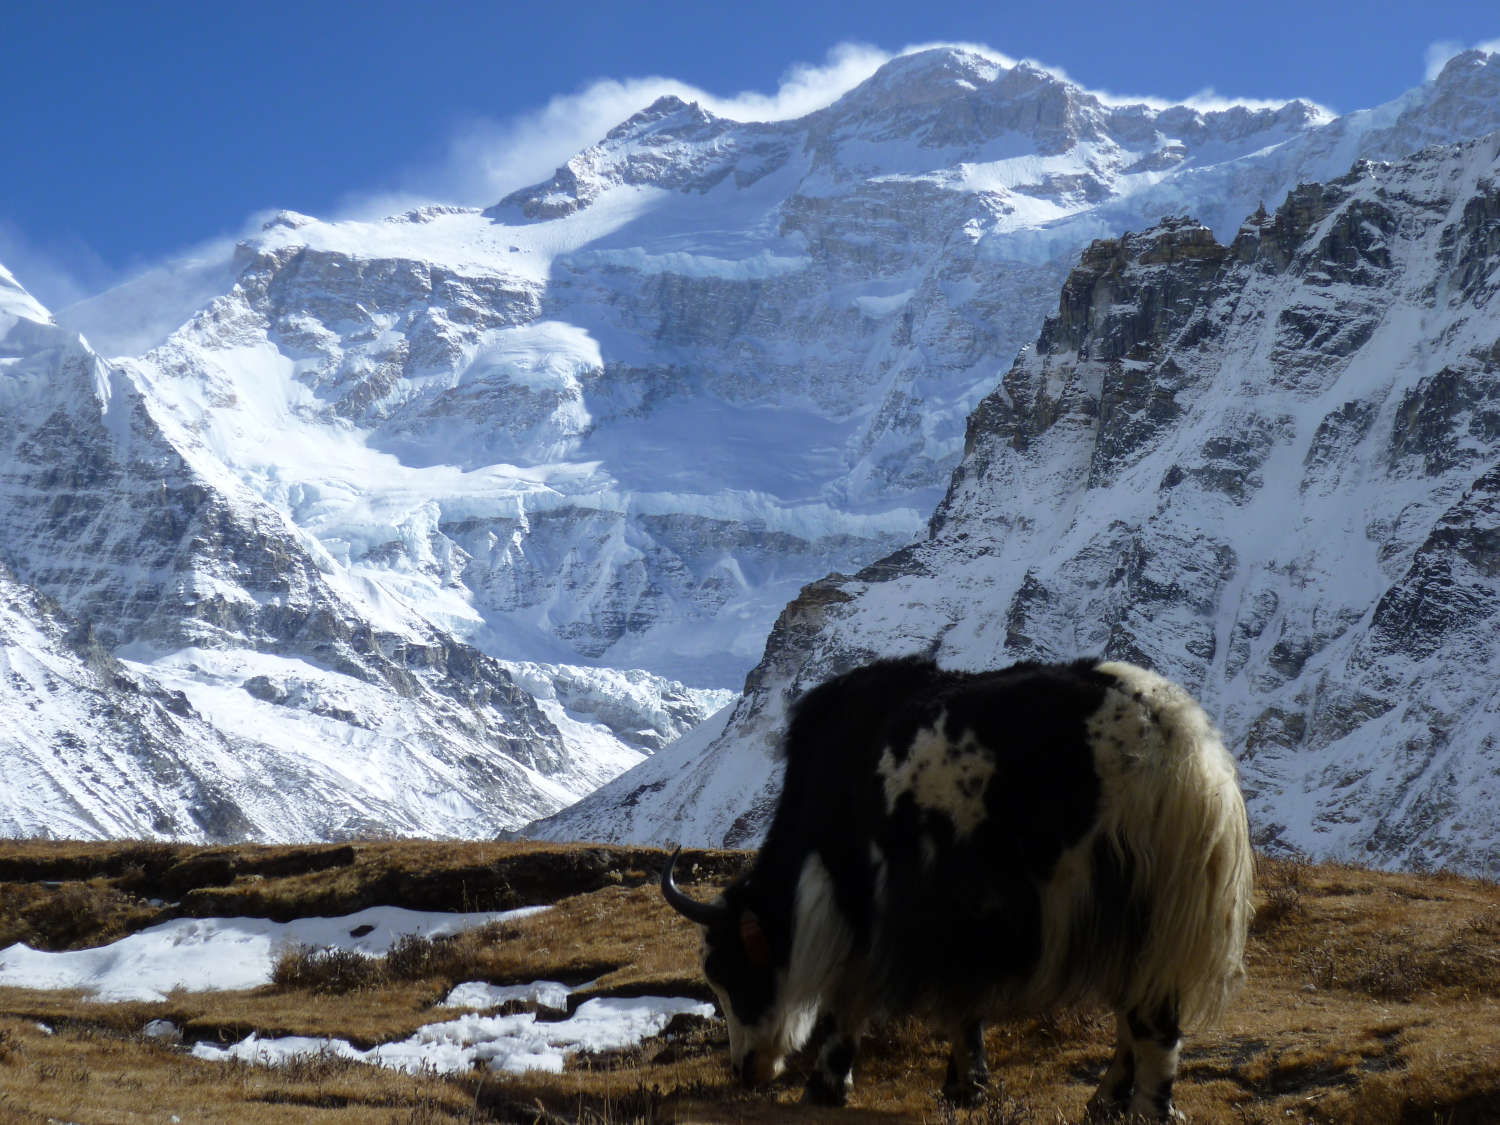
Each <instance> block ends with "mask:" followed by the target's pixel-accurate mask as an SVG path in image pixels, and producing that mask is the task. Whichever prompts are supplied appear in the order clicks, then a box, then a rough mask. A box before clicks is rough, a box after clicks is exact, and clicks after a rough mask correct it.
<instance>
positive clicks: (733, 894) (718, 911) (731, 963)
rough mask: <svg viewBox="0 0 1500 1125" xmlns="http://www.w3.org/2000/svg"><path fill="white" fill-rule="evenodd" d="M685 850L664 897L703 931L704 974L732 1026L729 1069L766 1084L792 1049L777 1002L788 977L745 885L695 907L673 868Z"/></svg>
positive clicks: (664, 884) (668, 873)
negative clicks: (774, 954)
mask: <svg viewBox="0 0 1500 1125" xmlns="http://www.w3.org/2000/svg"><path fill="white" fill-rule="evenodd" d="M681 851H682V849H681V848H678V849H677V851H675V852H673V853H672V858H671V859H669V860H667V866H666V867H665V868H664V869H663V870H662V873H661V893H662V894H663V895H664V896H665V897H666V900H667V903H668V904H669V905H670V906H671V907H672V909H673V910H675V911H677V913H679V914H681V915H682V916H683V917H684V918H687V919H689V920H690V921H693V922H696V923H698V927H699V929H700V930H701V931H702V934H703V943H702V947H701V952H700V956H701V958H702V961H703V975H704V976H705V977H707V978H708V984H709V987H710V988H712V989H713V990H714V995H716V996H717V997H718V998H719V1008H720V1009H721V1010H722V1011H723V1013H724V1019H725V1021H726V1022H728V1024H729V1065H730V1069H731V1070H732V1071H733V1072H734V1075H735V1077H737V1078H738V1079H739V1080H740V1081H741V1082H742V1083H744V1084H745V1085H746V1086H759V1085H763V1084H764V1083H766V1082H769V1081H771V1079H773V1078H775V1077H776V1076H777V1075H778V1074H780V1073H781V1068H782V1063H783V1061H784V1060H785V1057H786V1054H787V1051H788V1050H789V1049H790V1046H791V1045H790V1044H789V1043H788V1041H787V1040H788V1029H787V1027H786V1022H787V1021H786V1018H785V1013H783V1012H782V1010H781V1009H782V1005H781V1004H779V1003H778V1002H777V1001H778V992H779V991H780V985H781V981H782V978H783V977H784V975H785V974H784V973H779V972H778V971H777V969H776V966H775V964H774V963H773V957H772V954H771V941H770V938H769V937H768V935H767V934H766V931H765V930H764V929H763V928H762V924H761V920H760V917H759V916H758V915H757V914H756V912H755V911H754V910H752V909H751V908H750V906H749V905H748V904H747V903H746V901H745V899H746V895H745V894H744V889H743V885H742V884H736V885H735V886H733V887H730V888H729V890H728V891H726V892H725V893H724V894H722V895H720V896H719V897H718V898H716V899H714V901H712V902H697V901H695V900H694V899H691V898H689V897H688V896H687V895H686V894H684V893H683V892H682V891H681V890H680V889H679V888H678V886H677V883H676V881H675V880H674V879H673V878H672V869H673V867H674V866H675V865H676V863H677V856H678V855H679V854H681Z"/></svg>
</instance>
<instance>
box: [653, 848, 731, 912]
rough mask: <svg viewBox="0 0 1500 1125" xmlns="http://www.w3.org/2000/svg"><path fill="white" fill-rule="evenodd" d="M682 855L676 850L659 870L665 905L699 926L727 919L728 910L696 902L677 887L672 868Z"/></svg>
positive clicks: (709, 903)
mask: <svg viewBox="0 0 1500 1125" xmlns="http://www.w3.org/2000/svg"><path fill="white" fill-rule="evenodd" d="M681 854H682V849H681V848H678V849H677V850H676V851H675V852H673V853H672V858H671V859H669V860H667V865H666V866H665V867H663V868H662V869H661V893H662V897H663V898H665V899H666V900H667V905H668V906H670V907H671V908H672V909H673V910H675V911H677V913H679V914H681V915H682V916H683V917H684V918H686V919H688V920H689V921H692V922H697V923H698V925H700V926H712V925H713V924H714V923H715V922H720V921H723V920H724V919H725V918H728V917H729V908H728V907H725V906H721V905H720V904H718V903H712V902H698V901H696V900H695V899H691V898H688V896H687V895H685V894H683V893H682V891H681V890H680V889H679V888H678V886H677V881H676V880H675V879H673V878H672V868H673V867H675V866H676V864H677V857H678V856H680V855H681Z"/></svg>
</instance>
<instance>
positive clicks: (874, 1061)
mask: <svg viewBox="0 0 1500 1125" xmlns="http://www.w3.org/2000/svg"><path fill="white" fill-rule="evenodd" d="M661 859H662V853H660V852H654V851H650V850H647V849H621V850H606V849H599V848H589V847H582V846H579V847H555V846H550V845H540V844H513V843H507V844H437V843H419V842H399V843H381V844H367V845H355V846H352V847H350V846H345V847H343V848H334V847H332V846H330V847H325V848H301V849H297V848H281V849H275V848H243V849H225V848H211V849H188V848H171V847H165V846H161V845H112V846H111V845H66V844H46V845H41V844H34V843H25V844H7V845H0V934H9V935H15V934H22V933H29V934H33V935H36V936H37V937H38V938H39V941H40V942H41V943H43V944H49V945H51V946H52V947H55V948H61V947H66V946H69V945H76V944H80V943H82V942H84V941H87V940H89V938H90V936H92V937H93V938H95V939H99V938H101V937H108V936H114V935H116V934H117V933H119V932H124V931H125V930H127V929H129V928H131V927H132V925H140V924H145V923H146V922H148V921H156V920H160V919H161V918H163V917H166V916H170V915H171V914H173V913H177V912H191V913H202V912H206V911H207V910H208V908H209V907H210V906H214V905H217V906H220V907H222V908H224V909H226V910H232V909H234V910H240V911H243V912H247V913H248V912H259V913H265V914H269V915H272V916H278V917H283V918H285V917H291V916H293V915H294V914H298V913H314V912H316V913H323V914H329V913H346V912H349V911H352V910H356V909H359V908H361V907H364V906H368V905H372V904H374V903H376V902H390V903H394V904H397V905H403V906H417V907H427V908H431V907H432V906H434V905H436V904H439V903H442V904H445V905H446V907H447V908H448V909H464V908H468V909H475V908H487V907H509V906H515V905H521V904H523V903H526V902H528V901H529V902H542V901H550V902H554V903H555V905H554V907H553V909H552V910H551V911H549V912H547V913H546V914H543V915H539V916H536V917H534V918H528V919H524V920H520V921H517V922H512V923H509V924H506V925H501V926H494V927H488V928H486V929H484V930H482V931H475V932H471V933H470V934H466V935H462V936H459V937H455V938H451V939H436V940H433V941H425V940H421V939H414V940H409V941H407V942H404V943H403V944H402V945H401V946H399V947H398V948H397V949H396V950H394V951H393V954H392V956H391V957H389V958H386V959H385V960H384V961H381V962H374V963H366V964H365V965H364V966H363V967H362V968H361V969H359V970H358V971H356V972H354V973H352V974H351V973H348V972H345V969H347V968H348V967H347V966H344V967H343V968H340V967H338V966H337V965H335V964H334V963H333V962H332V961H330V960H329V959H327V958H322V957H319V956H318V955H316V954H294V955H292V956H291V957H289V958H288V960H287V961H286V962H284V967H285V972H284V973H283V975H282V978H281V980H280V982H279V983H278V984H275V985H272V986H268V987H266V988H262V989H255V990H252V991H249V992H240V993H198V994H191V995H186V994H184V995H177V996H173V997H172V998H171V999H170V1000H169V1001H168V1002H166V1003H163V1004H96V1003H91V1002H89V1001H87V1000H84V999H82V998H80V997H77V996H73V995H66V994H57V993H51V992H26V991H17V990H10V991H3V992H0V1123H4V1125H9V1123H10V1122H17V1123H22V1125H32V1123H35V1125H42V1123H43V1122H46V1121H48V1120H49V1119H56V1120H59V1121H76V1122H87V1123H88V1125H112V1123H135V1122H147V1121H150V1122H164V1121H167V1120H168V1119H169V1118H170V1116H171V1114H173V1113H175V1114H177V1115H178V1116H179V1117H180V1118H181V1120H182V1121H183V1122H184V1123H187V1122H204V1121H207V1122H234V1123H237V1125H261V1123H265V1122H303V1121H315V1122H325V1121H326V1122H337V1123H345V1122H374V1123H379V1125H392V1123H394V1125H448V1123H459V1122H495V1121H500V1122H525V1123H528V1125H530V1123H533V1122H542V1123H553V1125H555V1123H559V1122H570V1123H576V1122H593V1123H610V1125H616V1123H624V1122H632V1123H633V1122H662V1121H704V1122H728V1121H737V1122H749V1123H759V1122H779V1121H791V1122H798V1121H806V1122H812V1121H823V1120H829V1119H835V1120H838V1121H842V1122H847V1123H849V1125H855V1123H859V1122H873V1121H881V1122H896V1121H901V1122H908V1121H910V1122H933V1123H938V1122H944V1123H946V1122H952V1123H954V1125H963V1123H973V1125H981V1123H982V1125H1059V1123H1073V1122H1079V1121H1081V1119H1082V1114H1083V1107H1084V1103H1085V1101H1086V1100H1087V1097H1088V1095H1089V1093H1090V1092H1091V1091H1092V1088H1093V1084H1094V1083H1095V1082H1096V1081H1097V1078H1098V1075H1099V1073H1100V1072H1101V1071H1102V1069H1103V1066H1104V1064H1105V1061H1106V1060H1107V1058H1108V1056H1109V1053H1110V1048H1111V1040H1112V1028H1111V1026H1110V1021H1109V1020H1108V1019H1107V1018H1105V1017H1102V1016H1100V1015H1098V1014H1095V1013H1088V1012H1073V1013H1063V1014H1060V1015H1059V1016H1056V1017H1054V1018H1052V1019H1048V1020H1026V1021H1018V1022H1013V1023H1008V1024H1001V1025H998V1026H996V1027H994V1028H992V1029H991V1030H990V1032H989V1036H988V1046H989V1052H990V1059H991V1069H992V1073H993V1075H994V1078H995V1079H996V1082H997V1085H996V1089H995V1091H994V1093H993V1095H992V1096H991V1098H990V1099H989V1101H988V1102H987V1103H986V1104H985V1105H984V1106H983V1107H981V1108H980V1109H978V1110H973V1111H959V1110H954V1109H953V1108H952V1107H949V1106H946V1105H944V1104H943V1103H941V1102H940V1101H939V1100H938V1098H937V1097H936V1091H937V1089H938V1087H939V1085H940V1084H941V1081H942V1075H943V1068H944V1065H945V1061H946V1046H945V1044H943V1043H942V1042H940V1041H939V1040H937V1039H935V1038H933V1037H932V1036H931V1035H930V1034H928V1032H927V1031H926V1029H925V1028H923V1027H922V1026H921V1025H919V1024H916V1023H913V1022H910V1021H901V1022H897V1023H895V1024H894V1025H891V1026H888V1027H884V1028H881V1029H880V1030H879V1031H878V1032H876V1033H875V1034H874V1035H872V1036H870V1037H869V1039H868V1041H867V1042H866V1043H865V1045H864V1049H863V1051H862V1054H861V1057H860V1060H859V1063H858V1064H857V1067H856V1078H857V1086H856V1089H855V1093H854V1096H853V1100H852V1104H851V1106H850V1108H848V1109H846V1110H843V1111H839V1112H837V1113H833V1114H830V1113H829V1111H826V1110H816V1109H812V1108H809V1107H805V1106H802V1105H801V1104H800V1102H799V1098H800V1090H801V1084H802V1081H803V1079H804V1078H805V1075H806V1072H807V1068H808V1066H809V1063H808V1061H807V1060H805V1059H795V1060H793V1061H792V1064H791V1066H790V1067H789V1072H788V1074H787V1075H786V1076H785V1077H784V1078H783V1079H782V1080H780V1081H779V1082H778V1083H777V1084H776V1085H775V1086H773V1087H772V1088H771V1089H770V1090H768V1091H762V1092H754V1093H750V1092H744V1091H741V1090H739V1089H737V1088H735V1087H734V1086H733V1085H731V1084H730V1082H729V1078H728V1074H727V1068H726V1067H725V1065H724V1058H725V1051H726V1046H727V1045H726V1042H725V1036H724V1032H723V1025H722V1024H721V1023H720V1022H719V1021H711V1020H696V1019H693V1018H691V1017H680V1018H679V1019H678V1020H676V1021H674V1023H673V1025H672V1026H670V1027H669V1028H668V1029H667V1031H666V1032H664V1033H663V1034H662V1035H660V1036H657V1037H655V1038H654V1039H651V1040H648V1041H647V1042H645V1043H643V1044H642V1045H640V1046H639V1047H636V1048H631V1049H629V1050H626V1051H620V1052H612V1053H610V1054H608V1055H603V1056H592V1057H582V1056H581V1057H576V1058H574V1059H573V1060H572V1061H571V1063H570V1065H569V1067H568V1069H567V1070H566V1071H565V1072H564V1073H563V1074H561V1075H545V1074H527V1075H519V1076H502V1075H494V1074H488V1073H486V1074H482V1075H481V1074H478V1073H476V1074H473V1075H465V1076H461V1077H458V1078H453V1077H446V1078H445V1077H438V1076H434V1075H425V1076H411V1075H403V1074H399V1073H395V1072H392V1071H385V1070H380V1069H378V1068H374V1067H368V1066H364V1065H362V1064H358V1063H349V1062H345V1061H342V1060H339V1059H335V1058H315V1059H311V1060H307V1061H304V1062H301V1063H297V1064H295V1065H292V1066H287V1067H278V1068H264V1067H251V1066H245V1065H241V1064H232V1065H227V1066H226V1065H223V1064H217V1063H206V1062H199V1061H196V1060H193V1059H192V1058H191V1057H189V1056H188V1055H187V1054H186V1052H185V1051H184V1050H183V1049H182V1048H174V1047H169V1046H163V1045H160V1044H158V1043H155V1042H151V1041H148V1040H146V1039H145V1038H144V1037H143V1036H142V1035H141V1034H140V1030H141V1028H142V1027H143V1025H144V1024H145V1023H146V1021H147V1020H149V1019H153V1018H168V1019H172V1020H173V1021H174V1022H176V1023H177V1024H178V1025H179V1026H180V1027H182V1028H183V1031H184V1034H185V1037H186V1038H187V1040H188V1041H189V1042H192V1041H196V1040H200V1039H211V1040H214V1041H223V1042H230V1041H234V1040H237V1039H240V1038H242V1037H243V1036H244V1035H246V1034H248V1033H249V1032H250V1031H252V1030H255V1031H258V1032H259V1033H261V1034H262V1035H266V1036H271V1035H285V1034H297V1035H313V1036H335V1037H339V1038H345V1039H349V1040H350V1041H351V1042H353V1043H355V1044H356V1045H359V1046H369V1045H373V1044H375V1043H378V1042H383V1041H387V1040H391V1039H397V1038H403V1037H405V1036H407V1035H410V1034H411V1033H412V1032H413V1031H414V1030H415V1029H416V1028H417V1027H419V1026H421V1025H422V1024H424V1023H430V1022H433V1021H435V1020H438V1019H441V1018H444V1014H443V1013H442V1012H440V1011H438V1010H435V1009H434V1007H433V1006H434V1004H436V1002H437V1001H438V1000H440V999H441V998H442V997H443V996H444V995H445V993H446V991H447V989H448V988H449V987H450V986H451V985H452V984H453V983H456V982H457V981H459V980H489V981H492V982H494V983H516V982H522V981H530V980H537V979H555V980H563V981H567V982H569V983H572V984H579V983H582V982H586V981H588V982H593V983H592V984H590V986H589V988H588V990H587V991H586V993H584V994H583V995H576V994H575V995H576V999H575V1001H574V1002H581V1000H583V999H586V998H587V997H588V996H589V995H633V994H641V993H656V994H675V995H694V996H699V997H704V998H706V997H707V996H708V993H707V991H706V989H705V987H704V985H703V982H702V980H701V979H700V977H699V975H698V971H697V967H696V947H697V937H696V931H695V929H694V927H692V926H690V925H687V924H685V923H683V922H682V920H681V919H679V918H677V917H676V916H675V915H673V914H672V913H671V911H670V910H668V909H667V908H666V907H665V905H664V904H663V903H662V902H661V899H660V896H659V895H658V893H657V892H656V890H655V888H654V884H653V878H654V875H655V872H656V870H657V868H658V866H659V864H660V862H661ZM686 860H687V867H688V879H689V880H693V879H695V878H696V879H698V880H699V881H698V882H697V885H694V884H693V882H691V881H688V886H689V889H690V890H691V892H692V893H694V894H696V895H699V896H707V895H710V894H711V893H712V892H713V890H714V887H715V885H716V884H717V883H718V882H722V881H723V880H724V879H726V878H727V877H729V875H730V874H731V873H732V872H733V871H734V870H736V869H738V867H739V866H740V865H742V864H743V862H744V860H745V857H744V855H743V854H736V853H704V854H698V855H691V854H690V855H689V856H687V857H686ZM694 864H696V865H697V874H696V876H695V875H694V874H693V865H694ZM1258 874H1259V882H1260V893H1259V907H1260V909H1259V913H1258V915H1257V919H1256V922H1255V926H1254V930H1253V932H1252V938H1251V945H1250V969H1251V978H1250V983H1249V984H1248V985H1247V987H1246V988H1245V990H1244V991H1243V993H1242V994H1241V995H1240V997H1239V999H1238V1001H1237V1002H1236V1004H1235V1005H1234V1007H1233V1009H1232V1010H1231V1012H1230V1014H1229V1016H1228V1017H1227V1019H1226V1020H1225V1022H1224V1025H1223V1026H1221V1027H1219V1028H1218V1029H1216V1030H1214V1031H1211V1032H1207V1033H1203V1034H1199V1035H1196V1036H1192V1037H1190V1038H1189V1040H1188V1042H1187V1045H1186V1049H1185V1051H1184V1061H1183V1074H1182V1080H1181V1083H1180V1084H1179V1088H1178V1090H1179V1102H1180V1104H1181V1106H1182V1108H1183V1109H1184V1110H1185V1111H1186V1113H1187V1114H1188V1116H1189V1118H1190V1120H1192V1121H1195V1122H1200V1123H1204V1125H1269V1123H1271V1122H1276V1123H1278V1125H1282V1123H1286V1122H1293V1123H1297V1122H1397V1123H1401V1125H1429V1123H1434V1125H1435V1123H1443V1125H1479V1123H1481V1122H1496V1121H1500V888H1497V887H1496V885H1495V884H1493V883H1488V882H1482V881H1476V880H1471V879H1464V878H1460V877H1457V876H1453V875H1450V874H1442V873H1439V874H1431V875H1413V874H1386V873H1378V872H1371V871H1365V870H1362V869H1359V868H1353V867H1347V866H1337V865H1332V866H1330V865H1313V864H1307V863H1302V862H1298V861H1294V860H1271V859H1262V862H1261V864H1260V868H1259V873H1258ZM45 880H61V881H62V882H61V885H59V886H51V887H48V886H44V885H43V882H44V881H45ZM164 892H166V893H164ZM48 896H52V897H51V898H50V899H49V898H48ZM169 896H170V897H169ZM151 898H159V899H163V900H164V905H162V906H160V907H156V906H151V905H150V904H149V902H148V901H147V900H148V899H151ZM171 903H175V904H176V905H175V906H174V905H170V904H171ZM5 940H7V941H9V940H16V938H14V937H10V938H7V939H5ZM299 958H300V961H299ZM42 1023H44V1024H46V1025H47V1026H48V1027H49V1028H50V1029H51V1034H47V1033H45V1032H44V1031H43V1030H41V1029H40V1028H39V1026H38V1024H42Z"/></svg>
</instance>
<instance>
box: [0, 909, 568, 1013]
mask: <svg viewBox="0 0 1500 1125" xmlns="http://www.w3.org/2000/svg"><path fill="white" fill-rule="evenodd" d="M545 909H547V908H546V907H544V906H529V907H524V908H522V909H520V910H507V911H500V912H487V913H478V914H446V913H441V912H437V911H419V910H405V909H403V908H401V907H399V906H373V907H370V908H369V909H368V910H361V911H359V912H358V913H357V914H349V915H345V916H344V917H342V918H298V919H295V920H293V921H291V922H272V921H270V920H269V919H266V918H174V919H173V920H172V921H170V922H163V923H162V924H161V925H159V926H152V927H150V928H149V929H145V930H141V931H139V932H138V933H134V934H131V935H130V936H128V937H124V938H121V939H120V940H119V941H117V942H113V943H111V944H109V945H103V946H99V947H97V948H94V949H75V950H69V951H67V952H63V953H48V952H44V951H42V950H37V949H32V948H31V947H30V946H29V945H26V944H24V943H20V942H18V943H16V944H15V945H12V946H10V947H9V948H6V949H0V987H10V988H76V989H82V990H83V991H85V992H88V993H89V994H90V998H91V999H94V1000H100V1001H124V1000H146V1001H155V1000H165V999H166V997H167V994H168V993H169V992H172V991H174V990H176V989H182V990H185V991H188V992H206V991H211V990H217V989H239V988H256V987H258V986H259V985H263V984H268V983H270V980H271V970H272V968H274V966H275V964H276V960H277V958H278V957H279V956H280V954H281V951H282V950H283V949H286V948H287V947H289V946H293V945H308V946H314V947H316V948H321V949H347V950H352V951H353V952H355V953H362V954H364V955H365V956H367V957H379V956H382V955H384V954H385V953H387V952H389V951H390V948H391V946H392V945H394V944H395V943H396V940H397V939H398V938H400V937H403V936H405V935H407V934H416V935H418V936H420V937H438V936H440V935H442V934H452V933H457V932H459V931H461V930H467V929H471V928H473V927H475V926H483V925H485V924H487V923H490V922H507V921H514V920H516V919H518V918H524V917H526V916H528V915H531V914H536V913H538V912H540V911H542V910H545Z"/></svg>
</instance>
